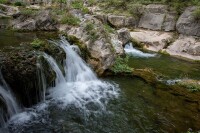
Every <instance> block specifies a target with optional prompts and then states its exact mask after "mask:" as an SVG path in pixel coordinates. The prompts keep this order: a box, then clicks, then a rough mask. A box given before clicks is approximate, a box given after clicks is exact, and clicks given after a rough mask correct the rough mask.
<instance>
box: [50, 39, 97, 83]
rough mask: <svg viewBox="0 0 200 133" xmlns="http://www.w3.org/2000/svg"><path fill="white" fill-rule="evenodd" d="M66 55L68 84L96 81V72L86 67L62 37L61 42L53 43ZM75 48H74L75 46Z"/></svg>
mask: <svg viewBox="0 0 200 133" xmlns="http://www.w3.org/2000/svg"><path fill="white" fill-rule="evenodd" d="M52 42H53V43H54V44H56V45H58V46H60V47H61V48H62V49H63V50H64V51H65V53H66V57H67V58H66V60H65V66H64V68H65V73H66V81H67V82H76V81H90V80H96V79H97V77H96V75H95V74H94V72H93V71H92V70H91V69H90V68H89V67H88V66H87V65H86V63H85V62H84V61H83V60H82V59H81V57H80V56H79V55H78V54H77V53H76V52H75V51H74V50H73V48H72V47H70V44H69V42H68V41H67V40H66V39H65V38H64V37H61V40H60V41H52ZM73 47H74V46H73Z"/></svg>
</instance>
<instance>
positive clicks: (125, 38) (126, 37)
mask: <svg viewBox="0 0 200 133" xmlns="http://www.w3.org/2000/svg"><path fill="white" fill-rule="evenodd" d="M117 33H118V38H119V40H120V41H121V42H122V44H123V45H125V44H126V43H128V42H129V41H130V40H131V35H130V32H129V30H128V29H127V28H122V29H120V30H118V31H117Z"/></svg>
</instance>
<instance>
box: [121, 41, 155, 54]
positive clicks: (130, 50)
mask: <svg viewBox="0 0 200 133" xmlns="http://www.w3.org/2000/svg"><path fill="white" fill-rule="evenodd" d="M124 50H125V52H126V53H127V54H129V55H131V56H134V57H142V58H149V57H155V56H156V54H149V53H144V52H142V51H140V50H137V49H135V48H133V45H132V43H129V44H126V46H125V48H124Z"/></svg>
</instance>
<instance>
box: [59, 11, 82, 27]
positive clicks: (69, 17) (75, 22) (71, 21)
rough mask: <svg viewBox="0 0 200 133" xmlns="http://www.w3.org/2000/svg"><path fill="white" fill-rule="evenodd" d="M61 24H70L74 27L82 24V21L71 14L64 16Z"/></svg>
mask: <svg viewBox="0 0 200 133" xmlns="http://www.w3.org/2000/svg"><path fill="white" fill-rule="evenodd" d="M60 22H61V23H62V24H68V25H72V26H77V25H79V23H80V19H79V18H77V17H75V16H73V15H71V14H65V15H63V17H62V18H61V20H60Z"/></svg>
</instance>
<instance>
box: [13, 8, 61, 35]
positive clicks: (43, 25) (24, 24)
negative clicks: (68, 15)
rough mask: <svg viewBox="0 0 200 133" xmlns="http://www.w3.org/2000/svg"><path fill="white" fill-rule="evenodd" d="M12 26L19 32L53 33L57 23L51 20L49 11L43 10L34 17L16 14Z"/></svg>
mask: <svg viewBox="0 0 200 133" xmlns="http://www.w3.org/2000/svg"><path fill="white" fill-rule="evenodd" d="M15 18H16V19H15V20H14V21H13V23H12V26H13V28H14V29H16V30H21V31H36V30H44V31H55V30H57V22H56V21H55V20H54V19H53V18H52V15H51V13H50V11H49V10H43V11H41V12H39V13H38V14H37V15H36V16H27V15H22V14H20V13H19V14H18V15H16V16H15Z"/></svg>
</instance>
